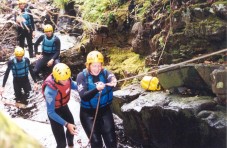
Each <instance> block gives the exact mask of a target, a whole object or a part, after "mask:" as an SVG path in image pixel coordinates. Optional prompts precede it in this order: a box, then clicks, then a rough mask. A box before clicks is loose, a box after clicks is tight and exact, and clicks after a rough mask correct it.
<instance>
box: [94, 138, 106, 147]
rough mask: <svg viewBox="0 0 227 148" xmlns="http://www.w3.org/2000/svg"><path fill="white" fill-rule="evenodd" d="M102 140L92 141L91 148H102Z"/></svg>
mask: <svg viewBox="0 0 227 148" xmlns="http://www.w3.org/2000/svg"><path fill="white" fill-rule="evenodd" d="M102 146H103V145H102V140H99V139H92V140H91V147H92V148H102Z"/></svg>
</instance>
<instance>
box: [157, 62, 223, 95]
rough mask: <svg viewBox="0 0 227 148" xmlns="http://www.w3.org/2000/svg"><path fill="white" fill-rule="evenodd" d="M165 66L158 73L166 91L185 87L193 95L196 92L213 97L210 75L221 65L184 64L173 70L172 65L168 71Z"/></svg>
mask: <svg viewBox="0 0 227 148" xmlns="http://www.w3.org/2000/svg"><path fill="white" fill-rule="evenodd" d="M165 66H166V65H165ZM165 66H162V67H160V72H158V75H157V77H158V78H159V81H160V84H161V86H162V87H163V88H164V89H165V90H166V89H173V88H177V87H185V89H190V91H192V92H191V93H193V92H194V93H200V94H201V93H202V94H211V95H212V91H211V90H212V88H211V85H212V81H211V77H210V74H211V73H212V71H214V70H215V69H218V68H219V67H220V65H210V64H184V65H181V66H178V67H172V68H171V65H169V66H167V67H166V69H165ZM168 67H170V68H168ZM162 69H164V70H162ZM170 78H171V79H170ZM225 88H226V87H225ZM226 89H227V88H226Z"/></svg>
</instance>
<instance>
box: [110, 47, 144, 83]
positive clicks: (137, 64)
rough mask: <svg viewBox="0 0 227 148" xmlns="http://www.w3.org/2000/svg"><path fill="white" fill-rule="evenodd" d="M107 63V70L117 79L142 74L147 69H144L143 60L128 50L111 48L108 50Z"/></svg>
mask: <svg viewBox="0 0 227 148" xmlns="http://www.w3.org/2000/svg"><path fill="white" fill-rule="evenodd" d="M107 55H108V59H109V63H108V65H107V66H106V68H107V69H109V70H111V71H112V72H113V73H114V74H116V75H117V76H118V79H119V78H120V79H122V78H126V77H130V76H134V75H137V74H139V73H143V72H144V71H146V70H147V69H148V68H145V67H144V65H145V60H144V58H143V57H140V56H139V54H136V53H134V52H131V50H130V49H121V48H117V47H115V48H112V49H110V50H108V53H107ZM133 81H137V80H136V79H133V80H130V81H127V83H125V84H124V85H127V84H128V83H130V82H133Z"/></svg>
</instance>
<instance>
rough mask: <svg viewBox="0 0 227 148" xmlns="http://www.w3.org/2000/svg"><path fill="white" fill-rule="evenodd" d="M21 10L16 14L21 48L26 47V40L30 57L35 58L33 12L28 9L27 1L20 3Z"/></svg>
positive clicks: (22, 0)
mask: <svg viewBox="0 0 227 148" xmlns="http://www.w3.org/2000/svg"><path fill="white" fill-rule="evenodd" d="M18 5H19V10H18V11H17V12H16V13H15V21H16V22H17V34H18V37H17V38H18V41H19V46H20V47H22V48H24V47H25V38H26V40H27V44H28V51H29V57H30V58H33V44H32V38H33V36H35V25H34V19H33V16H32V14H31V10H30V9H28V8H26V5H27V1H26V0H19V1H18Z"/></svg>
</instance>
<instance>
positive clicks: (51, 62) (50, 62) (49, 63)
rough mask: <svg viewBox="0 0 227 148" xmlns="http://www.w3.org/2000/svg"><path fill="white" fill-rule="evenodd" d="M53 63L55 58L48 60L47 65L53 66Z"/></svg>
mask: <svg viewBox="0 0 227 148" xmlns="http://www.w3.org/2000/svg"><path fill="white" fill-rule="evenodd" d="M53 64H54V60H53V59H51V60H49V61H48V62H47V66H48V67H50V66H52V65H53Z"/></svg>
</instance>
